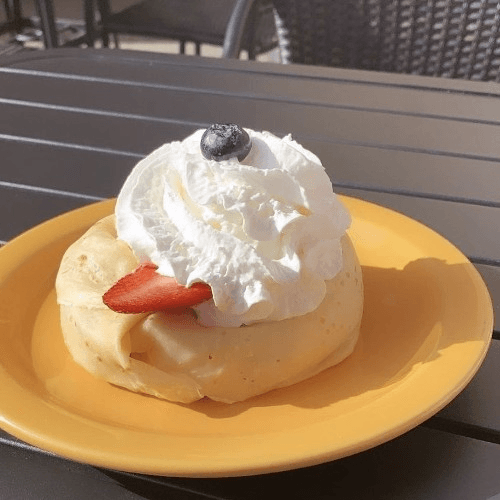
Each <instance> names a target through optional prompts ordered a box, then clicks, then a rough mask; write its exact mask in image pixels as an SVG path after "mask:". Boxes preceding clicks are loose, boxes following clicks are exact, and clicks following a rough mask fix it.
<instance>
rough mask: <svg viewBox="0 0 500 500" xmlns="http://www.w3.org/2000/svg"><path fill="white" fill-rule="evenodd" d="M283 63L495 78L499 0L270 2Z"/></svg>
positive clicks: (499, 56) (498, 55)
mask: <svg viewBox="0 0 500 500" xmlns="http://www.w3.org/2000/svg"><path fill="white" fill-rule="evenodd" d="M273 3H274V8H275V13H276V27H277V32H278V40H279V46H280V52H281V58H282V62H284V63H299V64H313V65H321V66H336V67H342V68H356V69H366V70H376V71H386V72H396V73H409V74H418V75H428V76H442V77H448V78H462V79H469V80H484V81H499V74H500V72H499V69H500V35H499V26H500V2H498V1H497V0H469V1H467V0H311V1H303V0H274V1H273Z"/></svg>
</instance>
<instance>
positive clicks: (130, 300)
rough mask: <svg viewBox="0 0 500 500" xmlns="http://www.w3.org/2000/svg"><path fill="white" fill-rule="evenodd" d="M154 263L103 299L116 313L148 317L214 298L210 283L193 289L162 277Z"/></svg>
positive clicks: (121, 282)
mask: <svg viewBox="0 0 500 500" xmlns="http://www.w3.org/2000/svg"><path fill="white" fill-rule="evenodd" d="M157 269H158V266H157V265H156V264H153V263H152V262H146V263H144V264H141V265H140V266H139V267H138V268H137V269H136V270H135V271H133V272H131V273H129V274H127V275H125V276H124V277H123V278H121V279H119V280H118V281H117V282H116V283H115V284H114V285H113V286H112V287H111V288H110V289H109V290H108V291H107V292H106V293H105V294H104V295H103V297H102V300H103V302H104V303H105V304H106V305H107V306H108V307H109V308H110V309H112V310H113V311H115V312H120V313H145V312H154V311H164V310H174V309H181V308H187V307H191V306H195V305H196V304H201V303H202V302H204V301H205V300H208V299H210V298H211V297H212V290H211V288H210V287H209V286H208V285H207V284H206V283H193V285H191V286H190V287H189V288H188V287H185V286H184V285H180V284H179V283H178V282H177V281H176V279H175V278H170V277H168V276H163V275H161V274H158V273H157V272H156V270H157Z"/></svg>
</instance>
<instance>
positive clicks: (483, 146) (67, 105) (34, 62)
mask: <svg viewBox="0 0 500 500" xmlns="http://www.w3.org/2000/svg"><path fill="white" fill-rule="evenodd" d="M499 117H500V87H499V86H498V85H497V84H487V83H478V82H463V81H451V80H445V79H433V78H426V77H413V76H402V75H388V74H381V73H370V72H360V71H348V70H335V69H330V68H315V67H305V66H304V67H300V66H282V65H272V64H269V65H268V64H262V63H249V62H244V61H228V60H210V59H202V58H196V57H182V56H170V55H160V54H147V53H133V52H127V51H105V50H101V51H99V50H90V49H89V50H78V49H60V50H48V51H44V52H39V53H33V54H25V55H22V56H17V57H12V58H5V59H4V60H3V61H2V62H0V158H1V167H0V213H1V214H2V215H1V224H0V240H1V242H2V243H6V242H8V241H9V240H10V239H12V238H14V237H15V236H16V235H18V234H20V233H21V232H23V231H25V230H28V229H29V228H31V227H33V226H35V225H37V224H38V223H41V222H43V221H45V220H47V219H50V218H52V217H54V216H56V215H58V214H61V213H63V212H66V211H68V210H70V209H74V208H77V207H81V206H84V205H87V204H90V203H93V202H95V201H97V200H101V199H103V198H108V197H113V196H115V195H116V194H117V192H118V191H119V189H120V186H121V184H122V182H123V180H124V179H125V177H126V175H127V174H128V172H129V171H130V169H131V168H132V167H133V165H134V164H135V163H136V162H137V161H138V160H139V159H140V158H142V157H143V156H144V155H145V154H147V153H148V152H150V151H151V150H153V149H154V148H155V147H157V146H159V145H160V144H162V143H164V142H167V141H170V140H174V139H181V138H183V137H184V136H186V135H187V134H188V133H189V132H191V131H193V130H194V129H196V128H199V127H204V126H207V125H208V124H209V123H212V122H215V121H218V122H224V121H232V122H238V123H240V124H242V125H243V126H247V127H251V128H255V129H267V130H270V131H272V132H274V133H276V134H278V135H283V134H285V133H289V132H291V133H292V134H293V136H294V137H295V138H296V139H297V140H298V141H299V142H301V143H303V144H304V145H305V146H306V147H308V148H310V149H311V150H313V151H314V152H315V153H316V154H317V155H318V156H319V157H320V158H321V159H322V160H323V163H324V165H325V167H326V169H327V171H328V173H329V175H330V176H331V178H332V181H333V183H334V185H335V187H336V190H337V191H338V192H341V193H345V194H349V195H353V196H356V197H359V198H363V199H365V200H368V201H372V202H375V203H378V204H381V205H385V206H387V207H390V208H393V209H395V210H397V211H400V212H403V213H405V214H407V215H409V216H410V217H412V218H414V219H417V220H419V221H421V222H423V223H424V224H426V225H428V226H429V227H431V228H434V229H435V230H437V231H438V232H439V233H441V234H442V235H443V236H444V237H446V238H447V239H448V240H450V241H451V242H453V243H454V244H455V245H457V246H458V247H459V248H460V249H461V250H462V251H463V252H464V253H465V254H466V255H467V256H468V257H469V258H470V259H471V261H472V262H473V263H474V265H475V266H476V267H477V269H478V270H479V272H480V273H481V275H482V276H483V278H484V280H485V282H486V283H487V286H488V288H489V290H490V293H491V295H492V298H493V302H494V308H495V312H496V313H497V316H498V312H499V310H500V194H499V193H500V118H499ZM0 328H1V326H0ZM498 331H499V324H498V320H497V322H496V324H495V332H494V338H493V341H492V344H491V347H490V349H489V352H488V354H487V357H486V359H485V361H484V364H483V365H482V367H481V368H480V370H479V372H478V373H477V375H476V376H475V377H474V379H473V380H472V382H471V383H470V384H469V385H468V386H467V388H466V389H465V390H464V391H463V392H462V393H461V394H460V395H459V396H458V397H457V398H456V399H455V400H453V401H452V402H451V403H450V404H449V405H448V406H447V407H445V408H444V409H443V410H442V411H440V412H439V413H438V414H437V415H436V416H434V417H432V418H430V419H429V420H427V421H426V422H424V423H423V424H422V425H420V426H418V427H417V428H415V429H413V430H411V431H409V432H407V433H405V434H404V435H402V436H400V437H398V438H396V439H393V440H391V441H389V442H387V443H385V444H382V445H380V446H377V447H375V448H373V449H370V450H368V451H364V452H362V453H358V454H356V455H353V456H350V457H347V458H343V459H340V460H336V461H333V462H330V463H324V464H320V465H316V466H312V467H306V468H303V469H299V470H292V471H286V472H279V473H273V474H265V475H258V476H252V477H233V478H217V479H206V478H205V479H202V478H179V477H178V478H175V477H151V476H145V475H141V474H134V473H123V472H118V471H112V470H106V469H101V468H97V467H92V466H90V465H86V464H80V463H77V462H73V461H70V460H66V459H64V458H61V457H58V456H54V455H52V454H49V453H46V452H44V451H42V450H39V449H37V448H35V447H32V446H30V445H28V444H25V443H23V442H21V441H19V440H17V439H16V438H14V437H12V436H10V435H8V434H7V433H5V432H3V431H0V457H1V458H0V463H1V464H2V466H1V467H0V498H2V499H24V498H26V499H27V498H36V499H54V498H61V499H80V498H81V499H88V498H95V499H100V498H103V499H104V498H105V499H112V498H116V499H118V498H120V499H139V498H147V499H156V498H158V499H159V498H179V499H191V498H193V499H194V498H200V499H202V498H213V499H254V498H290V499H295V498H296V499H305V498H308V499H309V498H310V499H320V498H321V499H325V498H342V499H351V498H352V499H361V498H383V499H398V500H401V499H450V500H451V499H467V500H469V499H478V500H479V499H484V500H487V499H488V500H493V499H497V498H500V475H499V474H498V470H499V468H500V389H499V386H500V384H499V383H498V377H499V373H500V336H499V334H498ZM0 404H1V392H0Z"/></svg>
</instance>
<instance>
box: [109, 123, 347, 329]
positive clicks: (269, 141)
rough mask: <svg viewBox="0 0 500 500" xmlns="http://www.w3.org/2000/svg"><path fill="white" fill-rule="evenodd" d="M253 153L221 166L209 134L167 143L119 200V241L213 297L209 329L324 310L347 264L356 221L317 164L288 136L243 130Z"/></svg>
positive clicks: (204, 319) (201, 310) (206, 313)
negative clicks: (346, 247) (346, 238)
mask: <svg viewBox="0 0 500 500" xmlns="http://www.w3.org/2000/svg"><path fill="white" fill-rule="evenodd" d="M246 130H247V132H248V133H249V135H250V138H251V140H252V149H251V151H250V153H249V155H248V156H247V157H246V158H245V159H244V160H243V161H242V162H241V163H240V162H239V161H238V160H237V159H236V158H233V159H230V160H225V161H222V162H216V161H214V160H207V159H205V158H204V157H203V156H202V154H201V151H200V139H201V136H202V134H203V130H198V131H197V132H195V133H194V134H192V135H190V136H189V137H187V138H186V139H184V140H183V141H182V142H172V143H168V144H165V145H163V146H162V147H160V148H159V149H157V150H156V151H154V152H153V153H151V154H150V155H149V156H148V157H146V158H145V159H143V160H142V161H140V162H139V163H138V164H137V166H136V167H135V168H134V169H133V170H132V172H131V174H130V175H129V177H128V179H127V180H126V182H125V184H124V185H123V188H122V190H121V192H120V194H119V196H118V201H117V205H116V219H117V230H118V237H119V238H120V239H122V240H124V241H126V242H127V243H128V244H129V245H130V246H131V247H132V249H133V250H134V252H135V253H136V255H137V256H138V257H139V258H140V259H141V261H146V260H150V261H152V262H153V263H155V264H156V265H157V266H158V272H159V273H160V274H163V275H166V276H173V277H175V278H176V280H177V281H178V282H179V283H181V284H183V285H186V286H190V285H191V284H193V283H195V282H198V281H201V282H204V283H208V284H209V285H210V287H211V288H212V294H213V298H212V299H211V300H209V301H207V302H205V303H203V304H200V305H199V306H197V307H196V310H197V312H198V317H199V321H200V322H201V323H202V324H205V325H207V326H213V325H219V326H240V325H242V324H250V323H254V322H258V321H276V320H282V319H286V318H290V317H294V316H300V315H303V314H306V313H308V312H310V311H313V310H314V309H316V308H317V307H318V305H319V304H320V303H321V301H322V300H323V298H324V295H325V280H329V279H332V278H333V277H334V276H335V275H336V274H337V273H338V272H339V271H340V270H341V268H342V249H341V244H340V239H341V237H342V235H343V234H344V233H345V231H346V230H347V229H348V227H349V225H350V216H349V213H348V212H347V210H346V209H345V208H344V206H343V205H342V203H341V202H340V200H338V198H337V197H336V195H335V194H334V192H333V190H332V184H331V182H330V179H329V177H328V175H327V174H326V172H325V170H324V168H323V166H322V165H321V162H320V160H319V159H318V158H317V157H316V156H315V155H314V154H313V153H311V152H310V151H308V150H306V149H305V148H303V147H302V146H301V145H300V144H298V143H297V142H295V141H294V140H292V138H291V137H290V136H286V137H284V138H283V139H280V138H278V137H276V136H274V135H273V134H271V133H269V132H255V131H252V130H250V129H246Z"/></svg>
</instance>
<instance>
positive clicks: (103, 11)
mask: <svg viewBox="0 0 500 500" xmlns="http://www.w3.org/2000/svg"><path fill="white" fill-rule="evenodd" d="M97 9H98V10H99V14H100V16H101V39H102V45H103V47H109V33H108V29H107V23H108V19H109V16H110V13H111V7H110V5H109V0H97ZM115 42H116V43H117V42H118V40H117V38H116V37H115ZM117 47H118V45H117Z"/></svg>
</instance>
